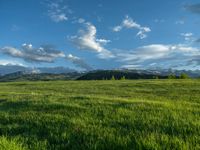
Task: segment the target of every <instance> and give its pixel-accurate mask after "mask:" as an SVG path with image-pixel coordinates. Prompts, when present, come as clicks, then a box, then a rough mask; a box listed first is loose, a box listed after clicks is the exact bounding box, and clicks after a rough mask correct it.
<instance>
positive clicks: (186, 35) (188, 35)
mask: <svg viewBox="0 0 200 150" xmlns="http://www.w3.org/2000/svg"><path fill="white" fill-rule="evenodd" d="M193 35H194V34H193V33H191V32H188V33H181V36H182V37H184V39H185V41H189V42H193V41H194V37H193Z"/></svg>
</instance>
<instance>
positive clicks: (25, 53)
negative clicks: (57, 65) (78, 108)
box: [0, 44, 65, 63]
mask: <svg viewBox="0 0 200 150" xmlns="http://www.w3.org/2000/svg"><path fill="white" fill-rule="evenodd" d="M0 52H1V53H4V54H7V55H8V56H12V57H16V58H21V59H23V60H25V61H27V62H48V63H50V62H54V61H55V59H57V58H62V57H65V54H64V53H63V52H61V51H59V50H56V49H55V48H54V47H52V46H49V45H43V46H40V47H39V48H34V47H33V46H32V44H23V45H22V47H21V48H20V49H18V48H14V47H11V46H5V47H3V48H0Z"/></svg>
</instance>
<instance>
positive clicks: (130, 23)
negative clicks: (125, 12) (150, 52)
mask: <svg viewBox="0 0 200 150" xmlns="http://www.w3.org/2000/svg"><path fill="white" fill-rule="evenodd" d="M123 28H126V29H137V30H139V31H138V33H137V34H136V35H137V36H139V37H140V39H144V38H146V37H147V34H146V33H148V32H150V31H151V29H150V28H149V27H145V26H141V25H140V24H138V23H137V22H135V21H134V20H133V19H132V18H130V17H129V16H126V17H125V19H124V20H123V21H122V23H121V25H118V26H115V27H113V31H114V32H119V31H121V30H122V29H123Z"/></svg>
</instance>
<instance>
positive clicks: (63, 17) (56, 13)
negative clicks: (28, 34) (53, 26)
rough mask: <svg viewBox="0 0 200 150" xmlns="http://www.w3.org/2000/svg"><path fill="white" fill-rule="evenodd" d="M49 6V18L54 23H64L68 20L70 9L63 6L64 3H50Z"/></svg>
mask: <svg viewBox="0 0 200 150" xmlns="http://www.w3.org/2000/svg"><path fill="white" fill-rule="evenodd" d="M47 6H48V16H49V17H50V18H51V20H52V21H54V22H62V21H67V20H68V13H70V12H71V11H70V9H69V8H68V6H67V5H65V4H63V2H62V1H58V0H57V1H49V3H48V4H47Z"/></svg>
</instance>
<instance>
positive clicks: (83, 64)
mask: <svg viewBox="0 0 200 150" xmlns="http://www.w3.org/2000/svg"><path fill="white" fill-rule="evenodd" d="M66 60H68V61H71V62H72V63H73V64H75V65H76V66H77V67H80V68H83V69H85V70H87V71H89V70H92V67H91V66H90V65H88V64H87V63H86V62H85V61H84V60H83V59H81V58H79V57H77V56H73V55H72V54H69V55H67V56H66Z"/></svg>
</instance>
